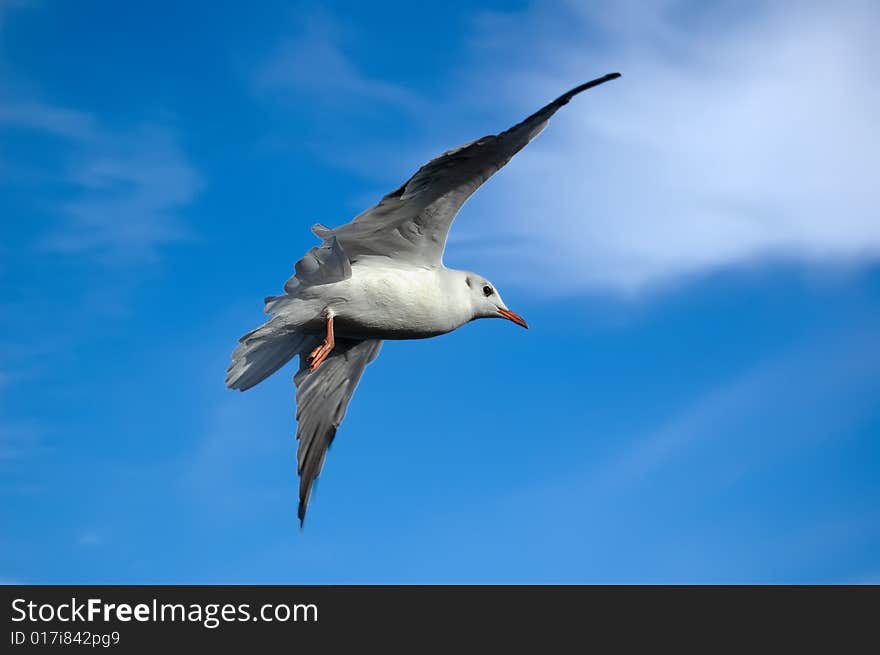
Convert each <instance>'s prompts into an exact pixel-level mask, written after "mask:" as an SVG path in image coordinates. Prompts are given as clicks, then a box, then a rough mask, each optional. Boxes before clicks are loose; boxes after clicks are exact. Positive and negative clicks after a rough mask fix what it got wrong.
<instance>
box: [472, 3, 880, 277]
mask: <svg viewBox="0 0 880 655" xmlns="http://www.w3.org/2000/svg"><path fill="white" fill-rule="evenodd" d="M738 6H739V7H743V6H742V5H738ZM776 7H777V9H778V11H777V12H775V13H770V12H761V13H755V14H750V15H748V16H729V15H726V14H725V13H724V11H723V9H724V7H723V5H720V6H717V7H716V8H715V9H713V10H711V11H706V10H705V9H703V10H700V11H703V12H704V13H700V14H699V15H694V16H687V12H688V11H689V9H688V8H687V7H684V6H682V5H681V4H680V3H672V2H663V3H656V4H654V5H651V6H647V5H644V4H639V5H637V6H635V5H632V4H624V5H620V4H617V3H601V4H600V5H598V6H597V5H596V4H595V3H590V4H587V3H574V2H572V3H568V10H567V11H566V12H564V13H565V15H564V16H563V18H564V20H561V19H560V18H559V17H558V16H557V17H556V18H555V19H551V18H548V16H547V12H549V9H548V7H547V6H546V5H541V6H540V8H533V9H530V10H528V12H527V13H526V14H525V15H519V16H517V20H516V21H511V20H507V19H506V18H509V17H489V18H485V19H484V20H482V21H480V25H481V26H482V27H481V28H480V29H482V30H483V32H484V33H485V39H483V38H482V36H480V35H478V36H477V38H476V39H475V42H477V43H480V42H483V41H485V42H486V43H489V44H490V45H489V46H488V47H489V49H490V50H492V49H498V50H500V51H503V50H504V49H506V48H507V49H512V48H517V47H518V48H519V49H520V50H521V49H523V48H525V49H527V50H528V51H529V53H530V57H529V60H528V62H527V63H522V61H521V60H520V59H514V63H513V64H511V65H510V66H507V65H506V64H504V63H494V64H493V66H494V67H495V70H492V71H487V70H485V69H480V70H479V71H478V74H479V75H482V76H489V75H491V76H495V77H498V78H500V80H501V88H503V89H506V90H508V92H509V93H510V95H511V98H510V103H512V104H514V105H515V106H517V107H523V108H524V111H527V110H528V109H529V108H530V107H536V106H537V105H539V104H540V103H541V102H542V101H545V100H549V99H550V98H552V97H554V96H555V95H557V94H558V93H559V92H561V91H564V90H565V89H566V88H568V87H570V86H572V85H573V84H575V83H577V82H580V81H582V80H583V79H584V78H588V77H592V76H593V75H594V74H596V75H598V74H601V73H604V72H606V71H607V70H618V69H619V70H620V71H621V72H623V74H624V77H623V78H622V79H620V80H618V81H615V82H613V83H611V84H609V85H607V86H605V87H602V88H600V89H596V90H594V91H591V92H588V94H587V95H585V96H582V97H579V98H577V99H576V100H575V101H573V103H572V104H571V105H570V106H569V107H567V108H565V109H563V110H562V111H561V112H560V113H559V114H557V116H556V118H555V119H554V121H553V124H552V125H551V127H550V129H548V130H547V131H546V132H544V135H542V136H541V138H540V139H538V140H537V141H535V143H534V144H532V145H531V146H530V148H529V150H528V151H526V152H525V153H523V154H522V155H520V156H519V157H518V158H517V159H515V160H514V162H513V163H511V164H510V165H509V167H508V168H507V169H505V170H504V171H503V172H502V173H501V174H500V175H499V176H498V178H497V179H496V180H493V182H492V183H493V184H496V185H497V186H496V187H495V192H494V193H492V194H491V202H489V203H487V202H483V201H482V200H481V199H475V201H476V203H477V204H478V207H479V209H480V211H482V212H483V215H482V216H481V217H480V221H479V227H477V224H478V222H477V221H467V222H466V221H461V222H460V223H459V225H458V226H457V228H456V229H460V230H462V233H463V235H465V236H467V235H468V234H469V233H470V234H490V233H492V231H493V230H495V231H497V233H499V234H502V235H513V236H516V237H517V238H518V240H517V242H516V243H515V244H513V245H511V246H509V247H508V248H507V249H506V252H505V253H504V256H505V257H506V258H513V257H516V258H518V259H521V260H522V261H523V262H525V263H527V264H528V265H529V266H530V267H531V268H530V270H531V271H532V274H533V275H534V276H535V277H536V278H541V279H546V277H547V276H551V277H552V278H553V279H554V284H555V285H556V287H557V288H559V287H560V285H561V286H563V287H565V288H567V289H572V288H584V287H593V288H605V289H612V290H615V291H623V292H632V291H637V290H640V289H643V288H645V287H649V286H653V285H657V284H663V283H667V282H670V281H674V280H676V279H678V278H681V277H682V276H686V275H694V274H701V273H705V272H709V271H712V270H715V269H718V268H721V267H727V266H731V265H739V264H742V263H746V262H749V261H753V260H755V259H758V258H767V257H772V258H786V259H796V260H801V261H809V262H813V263H837V262H850V261H859V260H865V259H868V258H872V259H873V258H876V257H877V255H878V254H880V185H878V184H877V180H876V178H877V171H878V170H880V60H878V58H877V57H876V40H875V35H876V33H877V29H878V28H880V8H878V7H877V6H876V5H872V4H868V3H848V4H846V3H845V6H843V5H841V4H839V3H836V4H833V5H829V4H811V3H799V4H795V3H786V4H784V5H782V4H780V5H776ZM558 9H559V8H558V7H557V8H556V9H554V12H558ZM690 11H692V12H695V11H698V10H696V9H694V8H693V7H691V8H690ZM562 23H564V25H563V24H562ZM535 24H537V25H540V26H541V28H542V31H541V32H540V33H535V32H534V31H532V28H531V27H530V26H531V25H535ZM573 25H575V27H572V26H573ZM512 89H515V92H514V91H511V90H512ZM523 99H528V102H525V101H524V100H523ZM500 104H504V103H503V102H502V103H500ZM487 188H488V187H487ZM483 193H485V191H484V192H483ZM487 219H488V221H489V223H488V224H487V223H486V220H487ZM468 224H471V225H473V227H468Z"/></svg>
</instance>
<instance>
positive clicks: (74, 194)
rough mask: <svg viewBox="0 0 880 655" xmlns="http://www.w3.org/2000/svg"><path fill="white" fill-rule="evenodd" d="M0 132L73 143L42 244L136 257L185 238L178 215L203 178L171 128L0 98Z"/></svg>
mask: <svg viewBox="0 0 880 655" xmlns="http://www.w3.org/2000/svg"><path fill="white" fill-rule="evenodd" d="M0 129H7V130H29V131H37V132H39V133H42V134H47V135H50V136H53V137H57V138H59V139H62V140H64V141H65V142H66V143H67V145H69V146H71V148H70V151H71V153H72V154H69V155H66V156H65V157H66V161H65V162H64V169H65V171H66V172H65V176H64V179H63V180H61V185H62V194H63V195H64V196H66V198H67V200H65V201H63V202H61V203H59V204H58V205H57V207H56V211H57V214H58V216H59V221H58V223H57V225H56V226H55V227H53V228H51V229H50V230H49V231H48V232H47V233H46V234H45V235H44V237H43V239H42V241H41V243H40V244H39V245H40V246H41V247H42V248H43V249H45V250H47V251H50V252H56V253H74V254H75V253H92V254H96V255H100V256H106V257H110V258H113V259H117V260H127V261H131V259H132V258H135V259H136V258H139V257H142V256H152V255H155V253H156V249H157V248H158V247H159V246H161V245H163V244H166V243H169V242H173V241H177V240H180V239H182V238H184V237H185V236H186V234H187V230H186V228H185V226H184V223H183V221H182V220H181V219H180V217H179V212H180V211H181V210H182V209H183V208H185V207H186V206H187V205H189V204H190V203H191V202H192V201H193V200H194V198H195V196H196V194H197V193H198V191H199V189H200V187H201V185H202V182H201V179H200V176H199V174H198V172H197V171H196V170H195V168H194V167H193V166H192V164H191V163H190V162H189V161H188V159H187V157H186V156H185V154H184V153H183V151H182V150H181V148H180V147H179V145H178V144H177V142H176V140H175V138H174V135H173V133H172V132H171V130H170V129H168V128H166V127H163V126H160V125H155V124H146V125H140V126H137V127H134V128H132V129H130V130H129V131H126V132H115V131H111V130H108V129H105V128H103V127H102V126H101V125H100V124H99V121H98V120H97V119H96V118H95V117H94V116H93V115H91V114H89V113H85V112H81V111H77V110H72V109H68V108H63V107H56V106H53V105H50V104H48V103H44V102H41V101H35V100H27V101H15V100H7V99H0Z"/></svg>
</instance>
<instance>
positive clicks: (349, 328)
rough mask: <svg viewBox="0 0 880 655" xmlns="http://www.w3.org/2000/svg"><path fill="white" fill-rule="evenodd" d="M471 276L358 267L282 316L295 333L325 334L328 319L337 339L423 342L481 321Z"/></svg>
mask: <svg viewBox="0 0 880 655" xmlns="http://www.w3.org/2000/svg"><path fill="white" fill-rule="evenodd" d="M468 275H473V274H469V273H467V272H465V271H458V270H454V269H447V268H414V267H409V266H406V267H404V266H393V265H391V266H388V265H382V264H381V263H377V262H375V261H367V262H363V263H355V264H353V265H352V267H351V277H349V278H347V279H345V280H340V281H338V282H331V283H329V284H322V285H318V286H313V287H308V288H306V289H303V290H302V291H300V292H299V293H298V294H297V296H296V297H295V298H291V300H290V301H289V303H288V304H287V306H286V307H284V308H282V309H280V310H279V311H278V313H277V316H278V317H279V318H281V317H284V318H286V319H287V321H288V323H289V326H290V327H291V328H292V329H305V330H313V331H315V332H321V330H323V328H324V323H325V319H326V316H327V315H332V316H333V318H334V323H335V329H336V334H337V335H338V336H340V337H344V338H355V339H424V338H428V337H435V336H438V335H441V334H445V333H447V332H451V331H452V330H455V329H456V328H458V327H461V326H462V325H464V324H465V323H468V322H469V321H472V320H473V319H474V318H476V313H475V308H474V304H473V302H472V301H471V295H472V294H471V291H470V288H469V287H468V284H467V279H468Z"/></svg>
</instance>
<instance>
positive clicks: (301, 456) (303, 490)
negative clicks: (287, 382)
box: [293, 336, 382, 523]
mask: <svg viewBox="0 0 880 655" xmlns="http://www.w3.org/2000/svg"><path fill="white" fill-rule="evenodd" d="M320 340H321V339H320V337H317V336H316V337H315V338H314V339H312V340H309V342H308V343H306V344H304V345H303V346H302V349H301V350H300V369H299V371H298V372H297V374H296V375H295V376H294V378H293V381H294V383H295V384H296V419H297V421H298V426H297V430H296V438H297V440H298V441H299V448H298V449H297V455H296V458H297V471H298V473H299V476H300V482H299V510H298V515H299V520H300V522H301V523H302V521H304V520H305V515H306V508H307V507H308V504H309V495H310V494H311V491H312V484H313V483H314V481H315V478H317V477H318V476H319V475H320V474H321V467H322V466H323V464H324V456H325V455H326V453H327V448H328V447H329V446H330V443H331V442H332V441H333V437H334V436H335V435H336V429H337V428H338V427H339V425H340V423H342V418H343V417H344V416H345V410H346V409H347V408H348V402H349V400H351V396H352V394H353V393H354V390H355V387H357V384H358V381H360V379H361V375H362V374H363V372H364V370H365V369H366V368H367V364H369V363H370V362H372V361H373V360H374V359H376V356H377V355H378V354H379V348H380V347H381V345H382V342H381V341H379V340H377V339H369V340H366V341H356V340H351V339H337V340H336V347H335V348H334V349H333V352H332V353H330V356H329V357H328V358H327V359H326V360H325V361H324V363H322V364H321V365H320V366H319V367H318V368H317V369H316V370H315V371H309V366H308V362H307V357H306V355H307V354H308V353H309V352H310V351H311V349H312V348H314V346H316V345H317V344H318V343H319V342H320Z"/></svg>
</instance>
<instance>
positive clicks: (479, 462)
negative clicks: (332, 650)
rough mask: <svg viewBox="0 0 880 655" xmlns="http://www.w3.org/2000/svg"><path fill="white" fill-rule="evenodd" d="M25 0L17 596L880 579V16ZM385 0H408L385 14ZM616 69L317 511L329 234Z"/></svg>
mask: <svg viewBox="0 0 880 655" xmlns="http://www.w3.org/2000/svg"><path fill="white" fill-rule="evenodd" d="M181 4H182V3H164V2H153V3H126V5H125V6H124V7H123V6H121V5H120V4H119V3H111V2H77V3H61V2H51V1H49V0H45V1H34V2H28V1H26V0H25V1H19V2H12V1H10V0H0V345H2V352H3V355H4V356H3V358H2V360H0V497H2V502H0V581H3V582H7V583H8V582H22V583H133V582H137V583H334V582H339V583H342V582H351V583H359V582H362V583H367V582H370V583H376V582H379V583H381V582H404V583H408V582H441V583H445V582H503V583H507V582H526V583H531V582H872V581H873V582H877V581H880V510H878V508H880V336H878V335H880V266H878V258H880V214H878V209H877V208H878V207H880V197H878V195H880V192H878V188H877V185H876V172H877V170H878V168H880V155H878V152H880V119H878V116H880V60H878V58H877V56H876V47H875V45H874V35H875V34H876V32H877V29H878V28H880V11H878V9H877V7H876V5H875V4H873V3H869V2H864V3H858V2H850V3H840V4H835V5H834V6H833V7H831V5H827V4H823V3H810V2H802V3H777V4H765V3H733V2H722V3H714V4H709V3H694V2H671V1H664V2H655V3H636V2H632V3H629V2H623V3H620V2H616V3H611V2H608V3H606V2H590V3H586V2H584V3H580V2H575V1H571V2H564V3H553V2H547V3H535V4H530V3H525V2H502V1H498V2H484V3H473V2H450V3H446V4H445V5H444V9H443V11H439V10H438V9H437V7H436V6H431V7H428V6H424V7H423V6H421V5H419V4H418V3H416V4H413V3H393V2H389V3H382V4H381V6H378V7H376V6H369V7H367V6H366V5H367V3H354V2H350V3H344V2H334V3H321V4H320V5H319V4H291V3H281V2H278V3H272V2H266V3H250V4H247V5H244V4H236V3H211V4H210V7H209V6H208V5H207V4H201V3H185V5H184V6H181ZM369 4H370V5H373V4H374V3H369ZM611 70H620V71H621V72H622V73H623V74H624V77H623V78H622V79H621V80H619V81H616V82H614V83H612V84H609V85H607V86H604V87H602V88H601V89H597V90H596V91H593V92H591V93H590V94H588V95H586V96H583V97H579V98H578V99H577V100H576V101H575V102H573V103H572V104H571V105H569V106H568V107H567V108H565V109H564V110H563V111H562V112H561V113H560V114H558V115H557V117H556V118H555V119H554V121H553V123H552V124H551V126H550V127H549V128H548V130H547V131H546V132H545V133H544V134H543V135H542V136H541V137H540V138H539V139H538V140H536V141H535V143H533V144H532V145H531V146H530V147H529V148H528V149H527V150H525V151H524V152H523V153H521V154H520V155H519V156H518V157H517V158H516V159H514V161H513V162H512V163H511V164H510V165H509V166H508V167H507V168H505V169H504V170H503V171H501V172H500V173H499V174H498V175H497V176H496V177H495V178H493V179H492V180H491V181H490V183H488V184H487V185H486V186H485V187H483V188H482V189H481V190H480V192H479V193H478V194H477V195H476V196H475V197H474V198H473V199H472V200H471V201H470V202H469V203H468V204H467V206H466V207H465V209H464V211H463V212H462V215H461V216H460V217H459V219H458V221H457V222H456V224H455V226H454V228H453V233H452V238H451V240H450V247H449V250H448V252H447V257H446V260H447V264H449V265H451V266H456V267H462V268H468V269H472V270H476V271H478V272H480V273H483V274H485V275H486V276H488V277H489V278H490V279H492V280H493V281H494V282H496V283H497V284H498V286H499V288H500V289H501V290H502V292H503V295H504V298H505V300H506V302H507V303H508V305H509V306H510V307H511V308H513V309H514V310H515V311H518V312H520V313H522V314H523V315H524V316H525V317H527V318H528V320H529V323H530V325H531V326H532V329H531V330H529V331H528V332H524V331H523V330H520V329H517V328H515V327H513V326H511V325H509V324H506V323H504V322H502V321H484V322H478V323H475V324H472V325H468V326H466V327H465V328H464V329H462V330H460V331H459V332H457V333H454V334H451V335H447V336H444V337H441V338H438V339H433V340H427V341H420V342H411V343H389V344H386V345H385V347H384V348H383V351H382V354H381V355H380V357H379V359H378V360H377V361H376V362H375V363H374V364H373V365H371V367H370V368H369V369H368V371H367V373H366V374H365V376H364V380H363V382H362V384H361V386H360V388H359V389H358V392H357V394H356V396H355V398H354V400H353V402H352V404H351V407H350V409H349V413H348V416H347V418H346V421H345V423H344V424H343V426H342V428H341V430H340V432H339V435H338V438H337V440H336V442H335V443H334V446H333V448H332V449H331V450H330V453H329V456H328V459H327V462H326V466H325V468H324V472H323V475H322V477H321V479H320V481H319V483H318V488H317V490H316V492H315V494H314V496H313V501H312V505H311V507H310V513H309V518H308V521H307V523H306V527H305V530H304V531H300V530H299V528H298V525H297V521H296V475H295V449H296V443H295V440H294V437H293V434H294V420H293V417H294V403H293V393H294V392H293V386H292V384H291V382H290V377H291V375H292V373H293V369H292V367H290V366H289V367H287V368H285V369H284V370H283V371H282V372H280V373H278V374H276V375H275V376H274V377H272V378H271V379H269V380H268V381H266V382H265V383H263V384H261V385H260V386H259V387H257V388H255V389H253V390H251V391H249V392H247V393H245V394H238V393H232V392H230V391H227V390H226V389H225V388H224V386H223V378H224V373H225V369H226V366H227V363H228V357H229V353H230V352H231V349H232V348H233V346H234V345H235V342H236V340H237V338H238V336H239V335H240V334H241V333H243V332H245V331H247V330H249V329H251V328H252V327H254V326H255V325H256V324H258V323H259V322H260V321H261V320H262V318H263V315H262V303H261V300H262V298H263V297H264V296H266V295H270V294H274V293H278V292H279V290H280V289H281V286H282V285H283V283H284V281H285V280H286V279H287V277H288V276H289V274H290V272H291V270H292V266H293V263H294V262H295V261H296V259H298V257H299V256H300V255H301V254H302V253H303V252H304V251H305V250H306V249H307V248H309V247H311V246H312V245H314V238H313V237H312V235H311V234H310V233H309V230H308V226H310V225H311V224H312V223H314V222H317V221H320V222H322V223H326V224H328V225H337V224H339V223H342V222H345V221H347V220H349V219H350V218H351V217H352V216H353V215H355V214H356V213H358V212H359V211H360V210H361V209H363V208H365V207H366V206H368V205H369V204H371V203H372V202H375V200H377V199H378V198H379V197H381V195H382V194H384V193H385V192H387V191H389V190H391V189H393V188H395V187H396V186H397V185H398V184H399V183H400V182H401V181H402V180H403V179H405V177H406V176H407V175H408V174H410V173H411V172H412V171H413V170H414V169H415V168H416V167H417V166H419V165H420V164H421V163H423V162H424V161H426V160H427V159H429V158H430V157H432V156H434V155H435V154H437V153H439V152H440V151H442V150H444V149H447V148H449V147H451V146H454V145H457V144H459V143H462V142H465V141H468V140H470V139H473V138H476V137H478V136H480V135H482V134H486V133H491V132H495V131H498V130H501V129H504V128H506V127H508V126H509V125H511V124H513V123H514V122H516V121H517V120H519V119H520V118H522V117H523V116H525V115H526V114H527V113H529V112H530V111H532V110H534V109H536V108H537V107H539V106H540V105H541V104H543V103H544V102H546V101H548V100H549V99H551V98H553V97H555V96H556V95H558V94H559V93H560V92H562V91H564V90H566V89H567V88H569V87H571V86H574V85H575V84H577V83H579V82H582V81H584V80H587V79H590V78H592V77H596V76H598V75H601V74H603V73H605V72H608V71H611Z"/></svg>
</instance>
